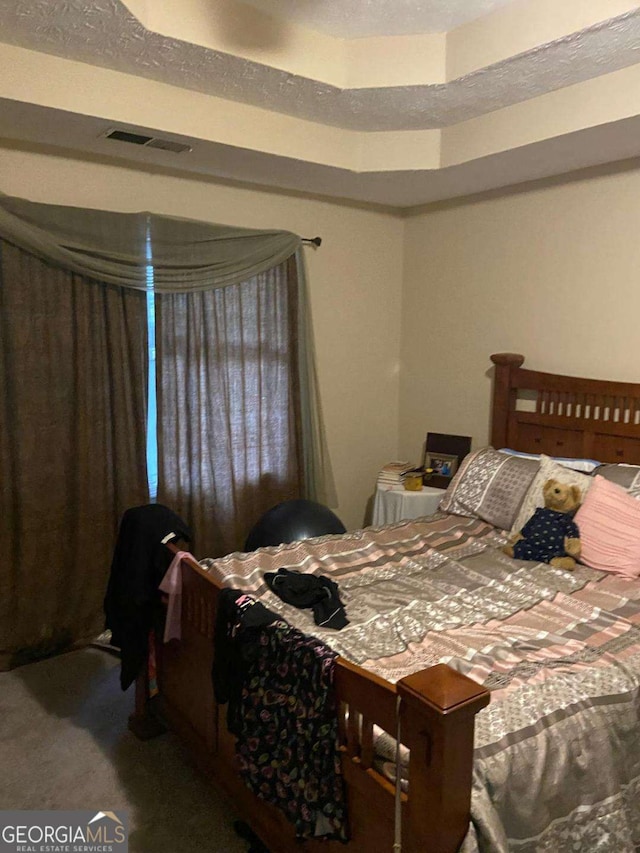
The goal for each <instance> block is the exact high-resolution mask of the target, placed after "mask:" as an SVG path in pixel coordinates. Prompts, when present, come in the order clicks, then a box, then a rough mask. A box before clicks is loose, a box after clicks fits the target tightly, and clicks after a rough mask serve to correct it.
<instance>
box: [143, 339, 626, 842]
mask: <svg viewBox="0 0 640 853" xmlns="http://www.w3.org/2000/svg"><path fill="white" fill-rule="evenodd" d="M491 360H492V362H493V363H494V365H495V376H494V384H493V406H492V445H493V447H494V448H505V447H509V448H514V449H516V450H518V451H523V452H528V453H533V454H547V455H549V456H554V457H582V458H592V459H596V460H598V461H600V462H602V463H611V465H610V467H611V468H612V469H616V468H617V466H619V465H620V464H622V465H625V464H627V465H635V464H640V385H636V384H632V383H619V382H607V381H602V380H588V379H581V378H576V377H567V376H560V375H556V374H548V373H541V372H538V371H532V370H528V369H524V368H523V366H522V365H523V362H524V358H523V357H522V356H519V355H515V354H510V353H502V354H496V355H493V356H491ZM483 453H484V451H483ZM491 453H494V454H495V451H491V450H490V449H488V450H487V451H486V453H485V455H484V456H482V455H480V456H475V457H473V459H472V460H471V461H470V462H468V463H467V468H466V471H465V466H461V470H460V471H459V472H458V486H457V487H456V488H457V490H456V489H454V490H453V492H452V494H451V495H449V492H448V493H447V494H448V495H449V497H448V498H447V500H446V501H445V502H444V503H445V508H446V509H447V510H448V511H447V512H439V513H437V514H436V515H435V516H432V517H430V518H428V519H418V520H412V521H410V522H400V523H398V524H394V525H389V526H387V527H383V528H368V529H365V530H363V531H355V532H352V533H348V534H345V535H344V536H329V537H321V538H319V539H315V540H309V541H307V542H306V543H305V542H302V543H292V544H291V545H288V546H280V547H279V548H277V549H274V548H268V549H260V550H259V551H257V552H254V553H252V554H245V555H238V554H232V555H229V556H228V557H225V558H222V559H221V560H215V561H210V562H209V563H208V564H205V565H201V564H200V563H198V562H196V561H195V559H193V558H191V557H189V556H186V557H184V558H183V560H182V635H181V639H180V641H179V642H177V641H172V642H170V643H169V644H167V645H164V646H162V645H159V646H158V648H157V650H156V658H157V660H156V666H157V674H158V682H159V685H160V690H161V698H162V706H163V714H164V716H165V718H166V719H167V720H168V722H169V724H170V725H171V727H172V728H173V729H174V730H175V731H176V732H177V733H178V734H179V736H180V737H181V738H182V740H183V741H184V743H185V744H186V745H187V747H188V748H189V750H190V752H191V754H192V755H193V757H194V759H195V761H196V762H197V763H198V764H199V765H200V766H201V767H202V769H203V770H204V771H205V772H207V773H208V774H209V775H210V776H211V777H212V778H213V779H214V780H215V783H216V785H217V786H218V787H219V788H220V789H221V790H222V791H223V792H224V793H225V794H226V795H227V796H228V797H229V798H230V799H231V801H232V802H233V806H234V809H235V811H236V812H237V813H238V814H239V815H240V817H241V818H242V819H243V820H245V821H246V822H247V823H248V824H250V826H251V827H252V829H253V830H254V831H255V832H256V833H257V835H258V836H259V837H260V838H261V839H262V841H263V842H264V843H265V844H266V846H267V847H268V848H269V850H270V851H271V853H279V852H280V851H282V853H289V851H291V853H293V851H295V850H299V849H304V850H307V851H309V853H315V851H318V853H319V851H331V850H333V849H335V850H343V849H346V850H349V851H352V853H377V851H380V853H382V851H391V850H396V851H399V850H400V849H402V850H403V851H406V853H412V851H413V852H414V853H418V851H421V853H428V852H430V851H433V853H454V851H457V850H460V849H462V850H463V851H465V853H466V851H476V850H483V851H487V850H489V851H496V853H499V852H500V851H506V850H518V851H523V853H524V851H533V850H536V851H537V850H550V851H551V850H553V851H559V853H561V852H562V851H565V850H567V851H568V850H589V851H603V853H604V851H611V853H614V851H615V853H624V851H627V850H628V851H633V850H636V849H638V848H639V846H640V809H638V808H637V807H635V806H634V803H635V802H637V801H638V794H640V747H639V746H638V737H637V732H638V728H637V726H638V704H639V703H638V693H639V691H638V685H639V684H640V582H639V581H633V580H629V579H628V578H626V577H620V576H618V575H614V574H610V573H603V572H601V571H599V570H597V569H594V568H589V567H588V566H580V567H578V569H577V570H576V571H575V572H565V571H562V570H559V569H552V568H551V567H550V566H546V565H543V564H532V563H524V562H518V561H512V560H511V559H510V558H508V557H507V556H505V555H504V554H502V552H501V550H500V549H501V546H502V545H504V544H505V542H506V532H505V528H506V527H507V526H508V525H506V524H505V523H503V522H504V520H506V518H507V516H506V515H505V512H506V510H505V500H506V501H507V503H509V501H511V503H514V501H515V503H516V504H517V503H518V502H519V501H520V497H521V496H520V494H519V492H518V489H519V488H523V487H522V484H520V485H518V483H517V482H516V481H518V482H519V480H518V477H519V476H520V475H518V476H515V474H514V472H515V471H516V470H518V471H520V472H522V471H524V470H525V469H527V470H529V471H530V472H533V473H531V478H530V480H529V481H528V486H527V490H526V493H527V495H528V494H529V491H530V488H531V485H532V483H533V481H534V480H535V478H536V477H538V478H539V476H540V472H541V470H542V466H540V467H538V462H536V461H535V460H528V459H524V458H521V457H513V458H514V459H516V460H520V461H518V462H513V463H512V462H511V461H509V463H505V462H504V459H503V458H500V460H499V463H498V466H499V467H500V471H501V472H502V473H501V474H500V475H499V476H497V475H496V471H497V470H498V469H497V467H496V463H495V457H494V456H491ZM472 456H473V454H472ZM543 458H544V457H543ZM554 464H555V463H554ZM474 465H475V468H473V466H474ZM492 466H493V467H492ZM527 466H528V468H527ZM472 469H473V470H474V471H475V470H477V471H478V472H479V473H478V475H477V476H474V477H471V476H470V471H471V470H472ZM620 470H622V473H623V474H626V471H625V470H623V469H620ZM632 470H633V469H629V471H632ZM505 471H506V472H507V474H505ZM617 475H618V472H616V473H615V475H614V476H613V479H614V480H615V477H616V476H617ZM527 476H529V475H528V474H527ZM576 476H578V475H576ZM580 476H585V475H580ZM465 477H466V480H465ZM500 477H501V478H502V480H501V482H502V487H501V490H500V497H499V500H498V499H496V498H495V495H492V496H491V499H489V498H488V497H487V496H488V495H489V492H490V491H491V490H490V489H489V486H488V484H489V483H493V482H494V481H497V480H500ZM638 480H639V481H640V476H639V477H638ZM465 483H466V486H465V485H461V484H465ZM470 483H471V486H469V484H470ZM634 483H635V480H634ZM452 487H453V484H452ZM634 497H635V495H634ZM474 502H475V503H474ZM521 502H522V501H520V503H521ZM469 506H472V507H478V506H480V507H481V510H482V511H478V512H473V511H472V512H468V511H466V509H465V508H467V509H468V507H469ZM638 506H640V504H638ZM516 508H517V509H518V507H516ZM519 509H521V507H520V508H519ZM465 512H466V514H464V513H465ZM516 515H517V513H516ZM509 520H510V521H516V520H517V518H515V517H514V518H511V517H509ZM496 521H498V522H499V523H497V524H496ZM281 566H288V567H291V568H299V569H302V570H303V571H315V572H318V573H320V572H322V573H325V574H326V573H329V574H332V573H334V576H335V577H336V578H339V583H340V587H341V589H342V590H344V594H345V597H346V600H347V604H348V606H347V611H348V613H349V616H350V618H351V623H350V625H349V626H347V628H346V629H344V630H343V631H340V632H333V635H330V634H331V632H330V631H328V630H325V631H323V630H322V629H318V628H316V627H314V625H313V622H308V623H305V621H304V619H307V620H309V619H310V618H311V617H310V616H308V614H307V613H306V611H305V612H301V611H298V615H296V614H295V613H293V609H292V608H289V606H288V605H285V604H283V603H282V602H279V603H274V600H273V599H274V598H275V597H272V599H269V592H268V591H267V592H265V589H264V583H263V582H262V573H263V572H264V571H270V570H277V568H278V567H281ZM638 571H639V572H640V562H639V563H638ZM365 576H366V577H367V578H368V581H367V583H366V584H365V583H364V581H363V578H364V577H365ZM372 578H373V581H374V582H373V583H372V584H370V583H369V581H370V580H371V579H372ZM225 587H234V588H237V589H241V590H243V591H245V592H248V593H251V594H252V595H256V596H258V597H261V596H262V597H263V598H264V597H265V596H266V599H268V600H269V606H275V609H276V610H278V612H279V613H281V614H282V615H283V616H284V617H285V618H287V619H289V618H291V619H292V620H294V619H298V624H299V627H301V629H302V630H305V629H308V630H309V631H310V632H312V633H314V634H315V635H316V636H318V637H320V638H321V639H322V640H326V641H328V642H329V643H330V645H331V646H332V648H334V649H335V650H336V651H337V652H338V654H339V657H338V658H337V659H336V662H335V670H334V687H335V696H336V700H337V708H338V710H337V717H338V732H339V743H340V756H341V767H342V774H343V776H344V780H345V786H346V791H347V804H348V813H349V841H348V843H347V844H346V845H345V844H343V843H340V842H337V841H326V840H316V839H313V838H309V839H306V840H304V842H301V841H300V839H297V838H296V836H295V832H294V828H293V825H292V824H291V823H290V822H289V821H288V820H287V819H286V818H285V816H284V815H283V814H282V813H281V812H280V811H279V810H277V809H276V808H274V807H273V806H271V805H270V804H268V803H266V802H264V801H263V800H261V799H258V798H257V797H256V796H255V795H254V794H253V793H252V792H251V791H250V790H249V789H248V788H247V787H246V786H245V784H244V782H243V781H242V780H241V779H240V777H239V775H238V773H237V764H236V758H235V739H234V737H233V736H232V735H230V734H229V732H228V730H227V725H226V717H225V715H226V707H225V706H223V705H217V704H216V702H215V699H214V693H213V687H212V680H211V670H212V665H213V662H214V643H213V638H214V630H215V620H216V612H217V607H218V601H219V596H220V593H221V590H222V589H223V588H225ZM405 587H406V589H405ZM401 591H402V593H403V594H402V595H401ZM403 595H405V596H406V597H403ZM405 602H410V604H409V605H406V603H405ZM300 613H303V616H300ZM376 614H377V615H376ZM374 616H375V618H374ZM300 619H302V621H300ZM370 625H375V630H373V633H371V632H369V633H367V631H368V629H367V630H365V628H364V627H363V626H370ZM490 699H491V702H490ZM147 721H148V681H147V678H146V676H145V677H141V678H139V679H138V682H137V684H136V708H135V712H134V713H133V714H132V717H131V719H130V726H131V728H132V729H133V730H134V731H136V732H140V731H142V730H144V729H145V726H146V724H147ZM398 723H400V729H398ZM398 731H400V742H401V744H402V754H401V755H400V756H398V754H397V753H396V757H397V758H399V759H401V763H403V764H404V765H406V766H405V776H406V779H405V782H404V783H403V785H402V786H400V785H398V786H396V785H395V784H393V781H392V774H390V773H388V772H385V764H387V765H392V764H393V761H392V760H391V758H390V760H389V761H387V762H385V761H384V754H385V749H386V751H387V754H388V757H390V756H393V754H394V749H395V746H394V745H395V743H396V738H397V736H398ZM385 733H386V734H385ZM387 769H388V768H387ZM392 769H394V768H392ZM394 844H395V847H394ZM400 844H401V847H400Z"/></svg>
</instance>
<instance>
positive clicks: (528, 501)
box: [511, 454, 593, 533]
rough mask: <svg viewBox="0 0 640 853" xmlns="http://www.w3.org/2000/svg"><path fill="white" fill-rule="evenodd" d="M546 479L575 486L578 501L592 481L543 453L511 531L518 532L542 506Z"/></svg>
mask: <svg viewBox="0 0 640 853" xmlns="http://www.w3.org/2000/svg"><path fill="white" fill-rule="evenodd" d="M547 480H558V482H560V483H565V484H566V485H567V486H577V487H578V488H579V489H580V503H582V501H583V500H584V496H585V495H586V493H587V491H588V490H589V487H590V486H591V484H592V483H593V479H592V478H591V477H589V476H587V474H581V473H580V472H579V471H572V470H571V469H570V468H565V467H564V466H562V465H559V464H558V463H557V462H554V461H553V459H550V458H549V457H548V456H545V455H544V454H543V455H542V456H541V457H540V469H539V471H538V473H537V474H536V476H535V477H534V478H533V482H532V483H531V485H530V486H529V491H528V492H527V494H526V495H525V496H524V500H523V501H522V505H521V506H520V511H519V512H518V515H517V517H516V520H515V522H514V523H513V527H512V528H511V532H512V533H519V532H520V531H521V530H522V528H523V527H524V525H525V524H526V523H527V521H529V519H530V518H531V516H532V515H533V514H534V512H535V511H536V510H537V509H538V507H541V506H544V495H543V493H542V487H543V486H544V484H545V483H546V482H547Z"/></svg>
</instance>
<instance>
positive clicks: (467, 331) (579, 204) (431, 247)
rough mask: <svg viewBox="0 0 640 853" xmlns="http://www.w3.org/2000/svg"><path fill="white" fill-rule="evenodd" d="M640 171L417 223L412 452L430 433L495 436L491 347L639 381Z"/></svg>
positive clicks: (404, 445)
mask: <svg viewBox="0 0 640 853" xmlns="http://www.w3.org/2000/svg"><path fill="white" fill-rule="evenodd" d="M639 221H640V167H638V166H636V167H635V168H631V167H630V166H625V167H624V168H623V167H617V169H611V170H610V171H609V173H600V174H594V173H592V174H590V175H588V176H587V175H585V176H583V177H582V178H581V179H574V180H571V181H567V182H565V183H560V182H558V183H556V184H554V185H547V186H538V187H534V188H529V189H526V190H523V191H517V192H516V191H512V192H511V193H507V194H504V195H502V196H501V197H493V198H486V199H484V200H483V199H478V200H469V201H467V202H460V203H456V204H449V205H448V206H442V207H440V208H439V209H432V210H431V211H428V212H424V213H422V214H420V215H415V216H413V217H410V218H408V219H407V221H406V233H405V276H404V290H403V304H402V315H403V319H402V322H403V339H402V345H401V384H400V444H399V452H400V455H401V456H403V457H404V456H410V457H415V454H416V448H418V447H420V445H421V442H422V441H423V440H424V435H425V433H426V432H427V431H428V430H430V431H434V432H438V431H441V432H452V433H461V434H464V435H472V436H473V439H474V444H475V446H480V445H482V444H484V443H486V442H487V441H488V436H489V395H490V376H491V373H490V370H489V368H490V367H491V363H490V361H489V355H490V354H491V353H492V352H499V351H512V352H521V353H523V354H524V355H525V356H526V359H527V360H526V362H525V366H527V365H529V366H530V367H532V368H533V369H541V370H548V371H552V372H554V371H564V372H566V373H569V374H574V375H578V376H579V375H584V376H592V377H597V378H602V379H619V380H630V381H635V382H637V381H638V380H640V333H639V319H640V238H639V236H638V222H639Z"/></svg>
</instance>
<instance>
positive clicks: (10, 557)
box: [0, 240, 148, 667]
mask: <svg viewBox="0 0 640 853" xmlns="http://www.w3.org/2000/svg"><path fill="white" fill-rule="evenodd" d="M146 370H147V333H146V302H145V295H144V293H141V292H137V291H133V290H126V289H123V288H120V287H115V286H112V285H104V284H100V283H97V282H95V281H92V280H90V279H87V278H85V277H83V276H81V275H78V274H75V273H71V272H67V271H65V270H62V269H59V268H57V267H55V266H52V265H49V264H47V263H45V262H44V261H42V260H40V259H39V258H36V257H34V256H32V255H31V254H29V253H27V252H26V251H23V250H21V249H18V248H16V247H15V246H13V245H11V244H9V243H7V242H5V241H2V240H0V382H1V383H2V396H1V397H0V541H1V542H2V545H3V565H2V568H1V569H0V667H6V666H7V665H9V666H11V665H15V664H18V663H21V662H24V661H26V660H29V659H33V658H36V657H38V656H41V655H43V654H47V653H49V652H53V651H55V650H57V649H60V648H62V647H65V646H67V645H69V644H70V643H73V642H75V641H79V640H82V639H86V638H89V637H91V636H95V635H96V633H98V632H99V631H101V630H102V627H103V622H104V619H103V615H102V600H103V597H104V592H105V588H106V583H107V578H108V573H109V566H110V560H111V554H112V551H113V545H114V540H115V534H116V530H117V524H118V519H119V517H120V515H121V513H122V512H123V511H124V510H125V509H126V508H127V507H129V506H132V505H135V504H140V503H145V502H146V501H147V500H148V492H147V485H146V465H145V412H146V402H145V387H146V386H145V383H146Z"/></svg>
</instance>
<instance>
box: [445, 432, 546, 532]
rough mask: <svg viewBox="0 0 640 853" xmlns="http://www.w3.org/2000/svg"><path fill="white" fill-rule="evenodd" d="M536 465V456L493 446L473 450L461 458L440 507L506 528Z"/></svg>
mask: <svg viewBox="0 0 640 853" xmlns="http://www.w3.org/2000/svg"><path fill="white" fill-rule="evenodd" d="M539 467H540V463H539V462H538V460H537V459H524V458H522V457H520V456H513V455H510V454H507V453H500V451H498V450H494V449H493V447H483V448H482V449H481V450H474V451H473V452H472V453H470V454H469V455H468V456H466V457H465V458H464V460H463V461H462V464H461V466H460V468H459V469H458V472H457V474H456V475H455V477H454V478H453V480H452V481H451V483H450V485H449V488H448V489H447V491H446V492H445V494H444V497H443V498H442V501H441V503H440V509H441V510H442V511H443V512H450V513H452V514H453V515H466V516H470V517H472V518H480V519H482V520H483V521H486V522H488V523H489V524H493V526H494V527H499V528H500V529H501V530H509V529H510V528H511V526H512V525H513V523H514V521H515V519H516V516H517V515H518V510H519V509H520V505H521V504H522V501H523V500H524V496H525V495H526V493H527V491H528V489H529V486H530V485H531V483H532V482H533V478H534V477H535V476H536V474H537V473H538V469H539Z"/></svg>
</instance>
